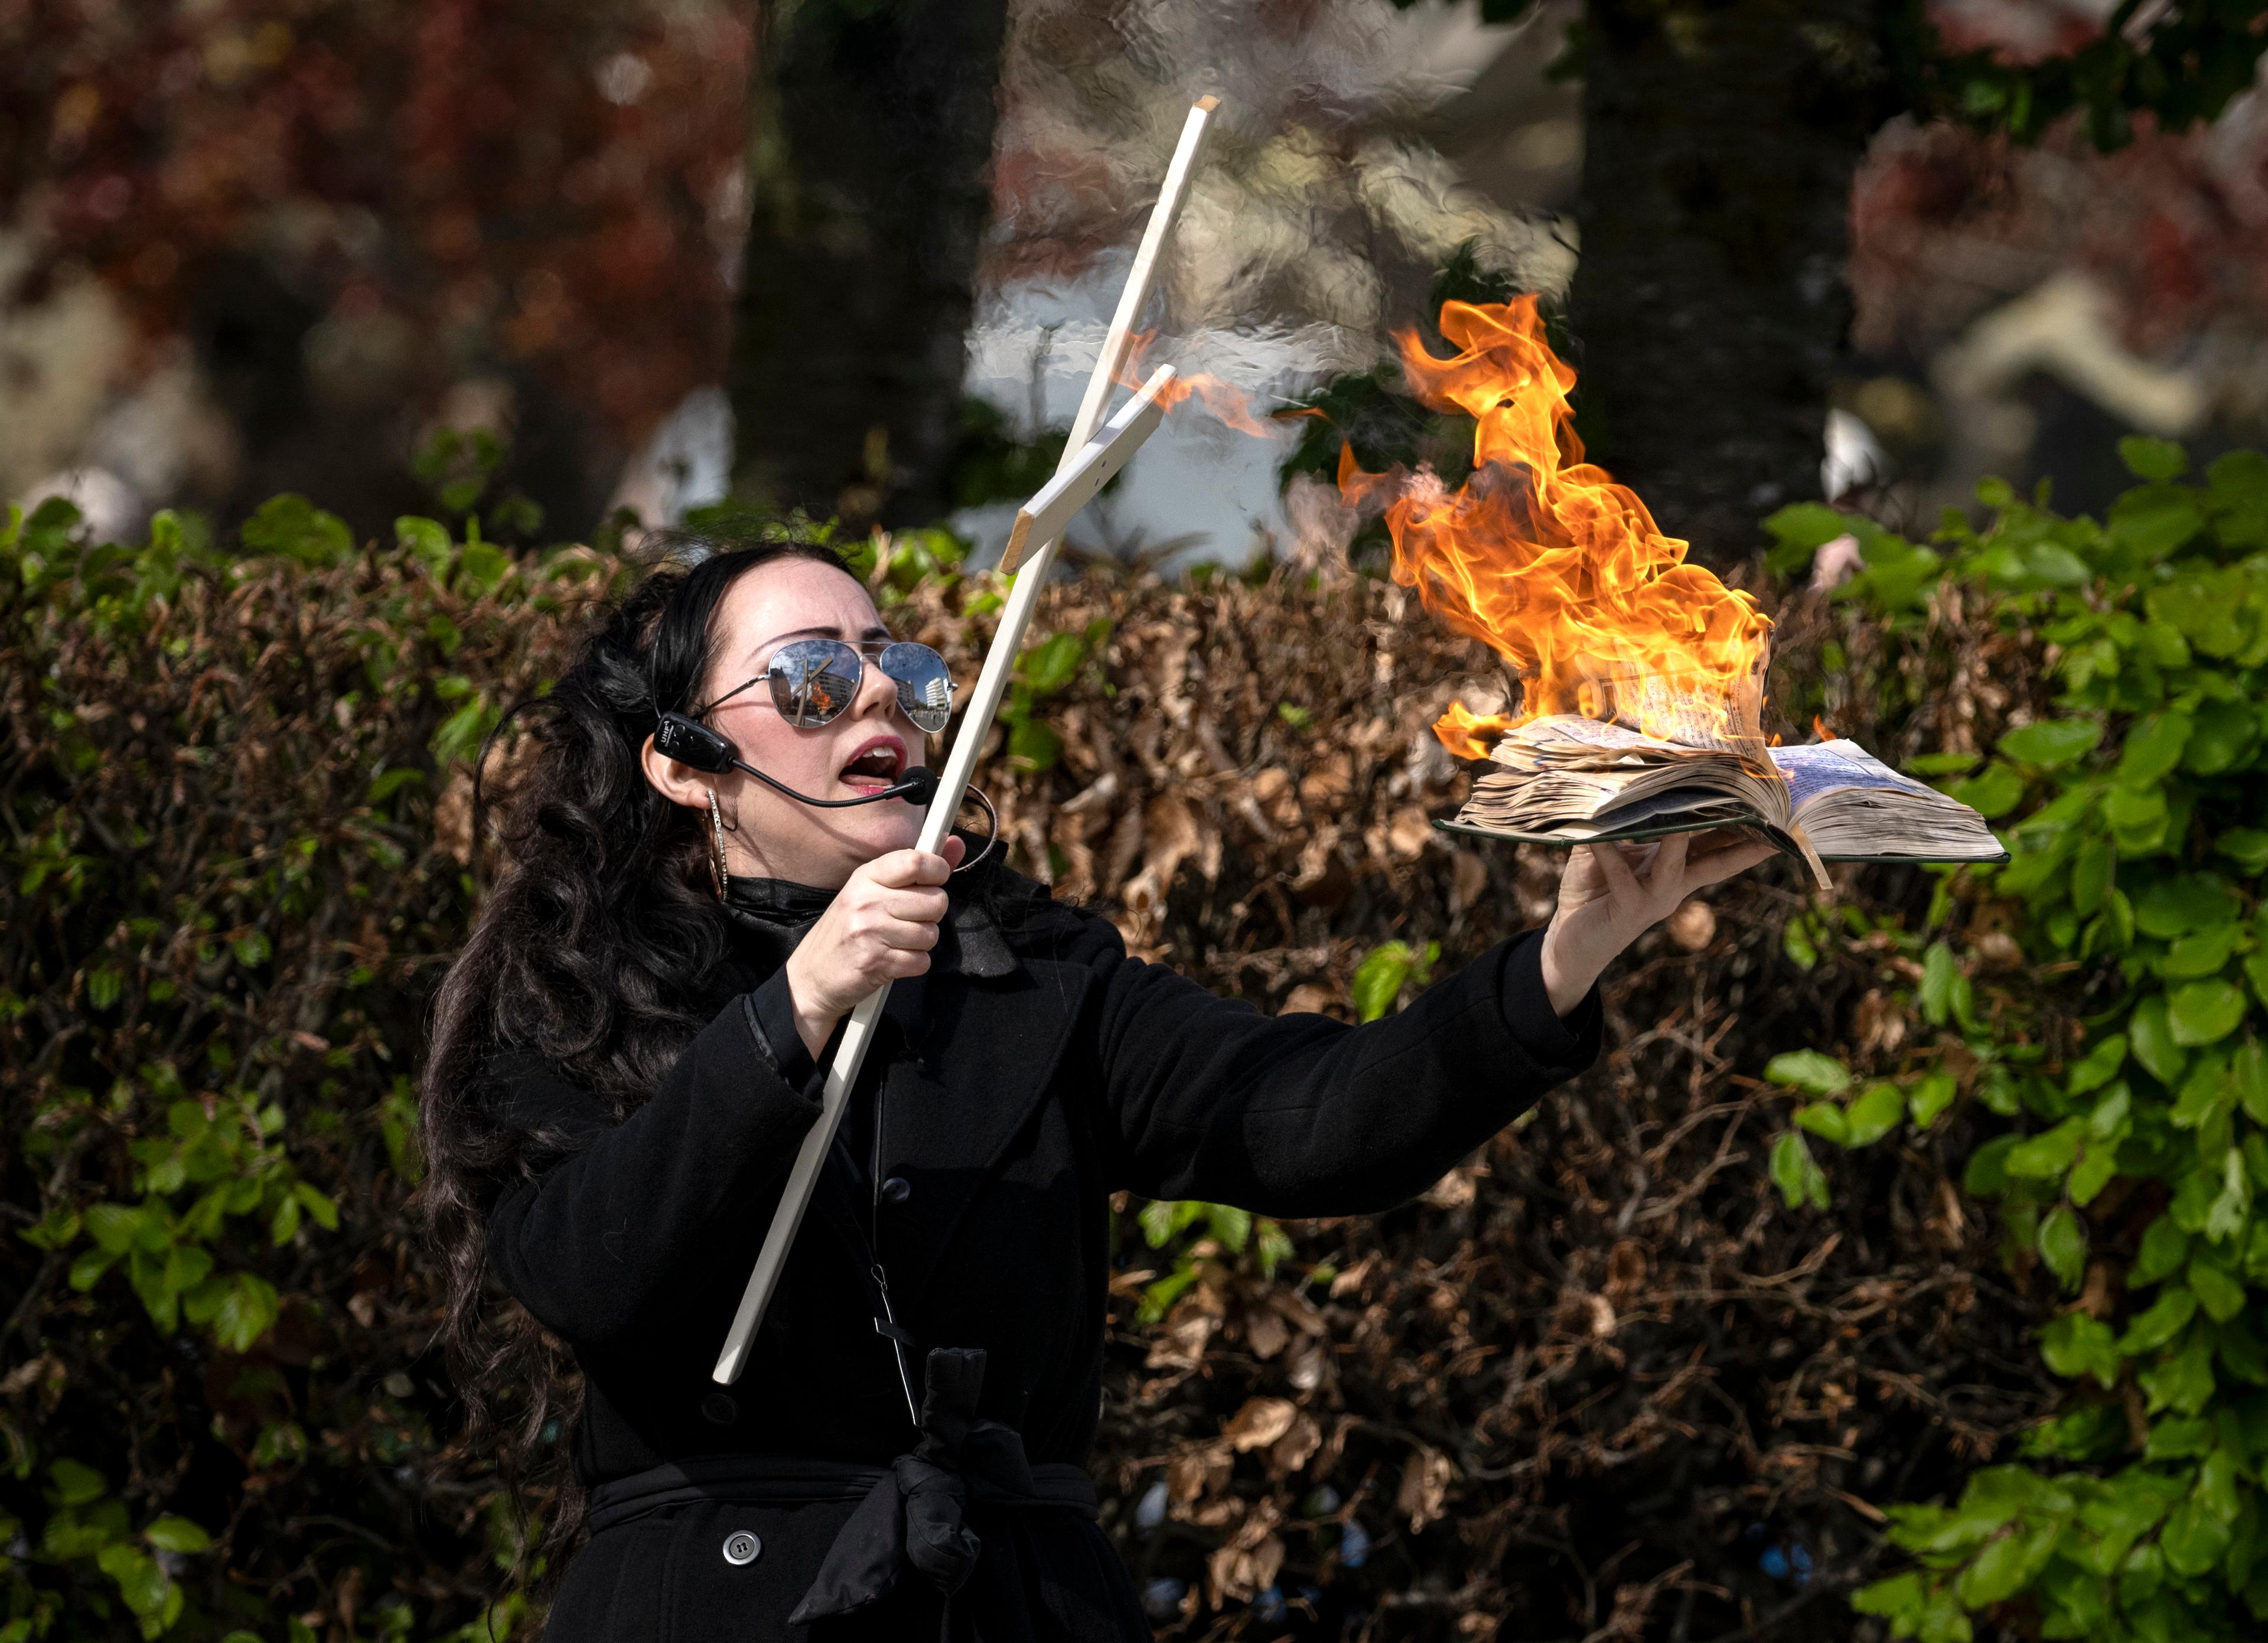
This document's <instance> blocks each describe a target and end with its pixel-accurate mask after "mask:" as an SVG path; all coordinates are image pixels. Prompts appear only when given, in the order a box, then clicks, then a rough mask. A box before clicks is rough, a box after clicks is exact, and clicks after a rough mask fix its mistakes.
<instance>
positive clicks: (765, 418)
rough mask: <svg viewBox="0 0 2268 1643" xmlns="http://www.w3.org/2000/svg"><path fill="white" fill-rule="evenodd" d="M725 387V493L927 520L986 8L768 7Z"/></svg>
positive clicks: (994, 15) (937, 464) (953, 415)
mask: <svg viewBox="0 0 2268 1643" xmlns="http://www.w3.org/2000/svg"><path fill="white" fill-rule="evenodd" d="M764 20H765V28H766V37H765V39H764V40H763V42H762V46H761V48H760V51H761V66H760V69H759V71H758V73H757V75H756V77H755V90H754V92H753V102H754V106H753V107H752V109H751V111H750V112H751V120H750V143H749V153H750V164H749V182H750V194H751V199H752V211H751V220H750V225H749V232H748V243H747V254H746V256H745V260H744V262H743V264H742V269H741V278H740V292H739V296H738V299H737V312H736V315H735V319H736V324H735V328H734V336H733V356H732V365H731V376H730V384H729V386H730V390H731V394H732V399H733V413H734V416H735V419H736V422H737V425H738V429H739V432H738V435H737V438H738V441H739V446H740V449H739V453H738V456H739V460H738V468H739V472H738V474H737V475H736V479H737V482H738V486H739V488H740V489H743V490H748V491H751V492H754V493H755V494H758V495H762V496H764V497H768V498H770V500H772V501H773V502H776V503H777V504H780V505H792V506H801V507H805V508H808V509H810V510H811V511H812V512H814V513H817V514H822V515H824V514H828V513H839V514H841V515H842V516H843V519H844V521H845V523H846V524H849V525H851V526H852V527H854V528H858V527H864V526H865V525H866V524H867V523H869V522H871V521H873V520H875V519H880V520H881V521H882V522H884V523H889V524H896V523H925V522H928V521H930V520H933V519H937V518H938V517H939V515H941V514H942V513H943V512H945V506H946V499H945V484H944V479H945V474H944V468H945V463H946V454H947V452H948V451H949V449H950V447H951V445H952V442H953V439H954V433H955V430H956V427H957V420H958V408H959V404H960V399H961V380H962V377H963V374H964V372H963V367H964V362H965V351H964V349H965V337H966V334H967V332H968V325H969V321H970V318H971V315H972V313H973V309H974V301H975V298H974V294H973V289H972V288H973V282H974V279H975V276H976V252H977V245H978V241H979V239H980V238H981V237H982V235H983V230H984V225H985V221H986V218H987V205H988V200H987V190H986V181H985V171H986V166H987V164H988V162H989V161H990V158H991V155H992V129H993V121H994V101H993V98H994V88H995V86H996V85H997V83H998V77H999V62H1000V46H1001V41H1002V37H1003V35H1004V34H1005V31H1006V26H1007V5H1006V0H770V3H769V4H767V5H766V6H765V8H764Z"/></svg>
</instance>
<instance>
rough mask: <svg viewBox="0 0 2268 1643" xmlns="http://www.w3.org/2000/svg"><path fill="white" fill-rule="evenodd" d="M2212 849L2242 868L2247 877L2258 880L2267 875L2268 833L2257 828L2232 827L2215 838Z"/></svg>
mask: <svg viewBox="0 0 2268 1643" xmlns="http://www.w3.org/2000/svg"><path fill="white" fill-rule="evenodd" d="M2213 849H2214V851H2217V852H2218V853H2220V854H2221V855H2223V856H2226V857H2228V858H2229V859H2230V860H2231V861H2233V862H2235V864H2236V865H2237V866H2239V867H2241V868H2242V869H2243V870H2244V872H2245V873H2246V875H2247V876H2248V877H2251V878H2258V877H2259V876H2260V875H2261V874H2262V873H2268V832H2263V831H2261V829H2258V828H2251V827H2233V828H2230V829H2228V831H2226V832H2224V833H2222V834H2221V835H2220V836H2219V837H2217V838H2215V839H2214V840H2213Z"/></svg>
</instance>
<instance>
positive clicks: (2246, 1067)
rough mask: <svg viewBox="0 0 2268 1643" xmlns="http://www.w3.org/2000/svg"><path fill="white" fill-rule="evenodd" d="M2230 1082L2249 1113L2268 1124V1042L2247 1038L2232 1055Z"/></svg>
mask: <svg viewBox="0 0 2268 1643" xmlns="http://www.w3.org/2000/svg"><path fill="white" fill-rule="evenodd" d="M2228 1082H2229V1087H2230V1089H2231V1090H2232V1091H2233V1092H2234V1093H2235V1096H2236V1099H2237V1101H2239V1102H2241V1103H2242V1106H2243V1108H2244V1111H2245V1114H2246V1116H2249V1117H2250V1119H2251V1120H2252V1122H2253V1123H2255V1124H2264V1125H2268V1045H2264V1044H2262V1043H2261V1042H2260V1041H2259V1040H2258V1039H2257V1038H2247V1039H2246V1040H2245V1041H2244V1043H2242V1045H2240V1046H2239V1047H2238V1049H2237V1051H2236V1053H2235V1055H2234V1056H2232V1057H2229V1062H2228Z"/></svg>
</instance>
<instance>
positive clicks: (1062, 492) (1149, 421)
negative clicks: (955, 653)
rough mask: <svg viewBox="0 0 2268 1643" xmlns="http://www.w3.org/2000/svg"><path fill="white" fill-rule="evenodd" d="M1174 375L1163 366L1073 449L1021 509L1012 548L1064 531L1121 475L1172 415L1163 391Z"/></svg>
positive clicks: (1018, 551)
mask: <svg viewBox="0 0 2268 1643" xmlns="http://www.w3.org/2000/svg"><path fill="white" fill-rule="evenodd" d="M1173 380H1174V368H1173V367H1172V366H1171V365H1160V366H1159V367H1158V368H1157V370H1156V371H1154V372H1152V373H1151V376H1150V379H1149V380H1148V381H1147V382H1145V383H1144V384H1143V385H1142V390H1141V392H1140V393H1138V394H1135V396H1134V397H1133V398H1132V399H1130V400H1128V401H1127V402H1126V403H1125V404H1124V405H1123V406H1122V407H1121V408H1120V409H1119V412H1118V415H1116V416H1113V417H1112V418H1111V419H1110V420H1109V421H1108V422H1107V423H1105V424H1103V425H1102V431H1101V433H1099V434H1097V435H1095V436H1094V438H1092V439H1090V440H1089V441H1087V443H1086V445H1085V446H1082V447H1081V448H1080V449H1079V451H1077V452H1075V453H1070V454H1071V460H1069V461H1067V462H1065V463H1064V465H1063V466H1062V467H1061V468H1057V470H1056V476H1055V477H1054V478H1053V479H1050V480H1049V481H1048V483H1046V484H1044V485H1042V487H1041V488H1040V490H1038V492H1037V493H1036V494H1035V495H1034V497H1032V499H1031V500H1030V501H1029V502H1027V503H1026V504H1025V505H1023V506H1022V507H1020V508H1019V509H1017V510H1016V523H1015V526H1014V527H1013V529H1011V530H1010V531H1009V533H1008V551H1009V552H1010V553H1012V554H1016V555H1019V556H1020V555H1021V551H1022V549H1023V547H1024V544H1025V543H1026V542H1029V541H1030V540H1031V539H1032V538H1033V537H1035V536H1037V537H1039V538H1040V539H1041V540H1042V541H1044V542H1053V541H1056V540H1057V539H1058V538H1060V537H1061V536H1062V535H1063V534H1064V527H1065V526H1067V525H1069V524H1070V523H1071V519H1072V517H1073V516H1074V515H1075V514H1077V513H1078V512H1079V510H1080V509H1081V508H1083V507H1085V506H1086V505H1087V504H1088V503H1090V502H1092V501H1094V498H1095V497H1097V496H1098V495H1100V494H1101V490H1102V488H1103V487H1104V486H1105V485H1107V484H1108V483H1110V482H1111V481H1112V480H1113V479H1115V478H1116V477H1117V475H1118V470H1119V469H1120V468H1123V467H1125V466H1126V464H1127V462H1128V460H1130V458H1131V457H1132V456H1133V454H1134V453H1135V452H1136V451H1138V450H1139V449H1141V447H1142V442H1143V441H1144V440H1145V439H1147V438H1149V437H1150V436H1151V434H1152V433H1154V432H1155V431H1157V427H1158V422H1159V419H1160V417H1162V416H1165V414H1166V402H1165V400H1164V399H1163V398H1162V397H1161V396H1162V395H1163V394H1164V393H1165V391H1166V390H1167V387H1171V386H1172V384H1173Z"/></svg>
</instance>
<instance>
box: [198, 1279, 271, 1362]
mask: <svg viewBox="0 0 2268 1643" xmlns="http://www.w3.org/2000/svg"><path fill="white" fill-rule="evenodd" d="M275 1324H276V1287H275V1286H274V1285H272V1284H270V1283H269V1282H268V1280H267V1279H265V1278H255V1277H254V1276H253V1275H252V1274H251V1273H249V1272H239V1273H238V1274H236V1276H235V1278H234V1279H233V1280H232V1282H231V1283H230V1285H229V1290H228V1294H227V1296H226V1298H225V1299H224V1300H222V1301H221V1303H220V1308H219V1310H218V1311H217V1312H216V1313H215V1314H214V1315H213V1320H212V1332H213V1338H214V1339H215V1340H217V1341H218V1342H219V1343H220V1344H221V1345H223V1346H225V1347H226V1348H227V1349H228V1350H229V1351H231V1352H249V1351H251V1350H252V1348H253V1345H254V1343H256V1342H257V1341H258V1340H259V1339H260V1337H261V1336H263V1335H265V1334H267V1333H268V1331H269V1330H271V1329H273V1328H274V1327H275Z"/></svg>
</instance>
